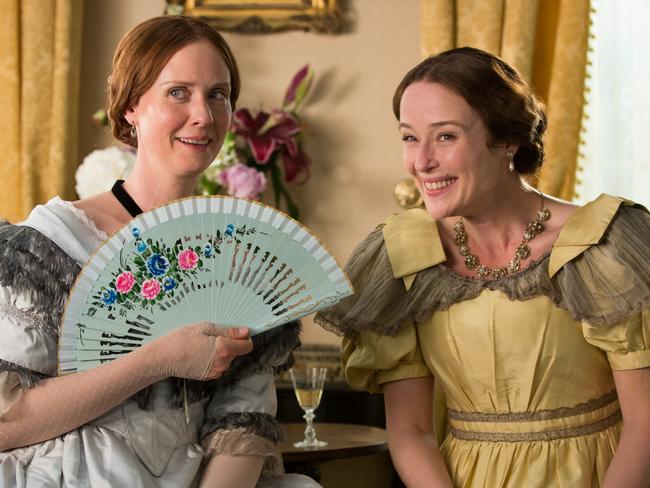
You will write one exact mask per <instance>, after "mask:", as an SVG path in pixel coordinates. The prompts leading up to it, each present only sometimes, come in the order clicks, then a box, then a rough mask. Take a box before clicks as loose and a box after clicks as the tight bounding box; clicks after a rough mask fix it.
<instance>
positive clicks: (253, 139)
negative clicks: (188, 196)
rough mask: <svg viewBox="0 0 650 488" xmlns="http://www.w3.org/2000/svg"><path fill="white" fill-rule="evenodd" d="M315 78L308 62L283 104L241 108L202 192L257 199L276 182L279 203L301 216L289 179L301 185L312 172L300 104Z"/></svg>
mask: <svg viewBox="0 0 650 488" xmlns="http://www.w3.org/2000/svg"><path fill="white" fill-rule="evenodd" d="M312 80H313V71H312V70H311V69H310V68H309V65H306V66H303V67H302V68H301V69H300V70H299V71H298V72H297V73H296V74H295V75H294V77H293V78H292V80H291V83H290V84H289V87H288V89H287V91H286V93H285V95H284V99H283V101H282V106H281V107H280V108H276V109H273V110H271V111H270V112H266V111H264V110H259V111H257V112H255V113H253V112H251V111H250V110H249V109H247V108H240V109H239V110H237V111H236V112H235V113H234V114H233V120H232V124H231V127H230V131H229V133H228V135H227V137H226V141H225V142H224V145H223V147H222V149H221V152H220V153H219V155H218V156H217V158H216V159H215V161H214V162H213V163H212V164H211V165H210V167H209V168H208V169H207V170H206V171H205V172H204V173H203V175H202V176H201V178H200V179H199V183H198V190H199V192H200V193H202V194H206V195H213V194H215V193H227V194H229V195H233V196H237V197H243V198H250V199H253V200H257V199H259V198H260V195H261V194H262V193H263V192H264V191H265V190H266V188H267V184H268V182H269V181H270V182H271V186H272V190H273V196H274V199H275V205H276V207H278V208H280V207H281V206H283V205H284V206H286V209H287V211H288V213H289V215H290V216H291V217H293V218H298V216H299V210H298V206H297V205H296V204H295V202H294V201H293V199H292V198H291V195H290V194H289V191H288V190H287V187H286V186H285V184H301V183H304V182H305V181H307V178H308V177H309V163H310V160H309V157H308V156H307V154H306V153H305V152H304V151H303V149H302V141H301V137H300V136H301V135H302V131H303V128H304V126H303V124H302V121H301V119H300V117H299V115H298V109H299V107H300V106H301V104H302V102H303V100H304V98H305V96H306V95H307V93H308V92H309V89H310V87H311V84H312Z"/></svg>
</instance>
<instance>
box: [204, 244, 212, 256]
mask: <svg viewBox="0 0 650 488" xmlns="http://www.w3.org/2000/svg"><path fill="white" fill-rule="evenodd" d="M213 249H214V248H213V247H212V244H206V245H205V247H204V248H203V254H204V255H205V257H206V258H209V257H210V256H212V251H213Z"/></svg>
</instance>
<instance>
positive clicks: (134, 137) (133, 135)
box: [129, 124, 138, 139]
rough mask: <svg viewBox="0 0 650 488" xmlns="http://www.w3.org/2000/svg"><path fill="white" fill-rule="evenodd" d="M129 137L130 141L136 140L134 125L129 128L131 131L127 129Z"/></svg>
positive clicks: (136, 133)
mask: <svg viewBox="0 0 650 488" xmlns="http://www.w3.org/2000/svg"><path fill="white" fill-rule="evenodd" d="M129 135H130V136H131V138H132V139H137V137H138V132H137V131H136V130H135V124H133V125H132V126H131V129H129Z"/></svg>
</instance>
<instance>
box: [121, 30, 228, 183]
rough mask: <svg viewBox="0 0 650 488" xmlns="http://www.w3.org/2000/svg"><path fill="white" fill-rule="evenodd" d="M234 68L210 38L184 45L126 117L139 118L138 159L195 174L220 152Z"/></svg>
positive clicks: (167, 169) (169, 171)
mask: <svg viewBox="0 0 650 488" xmlns="http://www.w3.org/2000/svg"><path fill="white" fill-rule="evenodd" d="M229 95H230V73H229V71H228V67H227V66H226V63H225V62H224V60H223V57H222V55H221V53H220V52H219V50H218V49H217V48H216V47H214V46H213V45H212V44H210V43H209V42H206V41H199V42H194V43H192V44H188V45H186V46H184V47H183V48H181V49H179V50H178V51H177V52H176V53H175V54H174V55H173V56H172V57H171V58H170V60H169V61H168V62H167V64H166V65H165V66H164V68H163V69H162V71H161V72H160V74H159V75H158V78H157V79H156V80H155V82H154V83H153V85H152V86H151V87H149V89H148V90H147V91H146V92H144V94H143V95H142V96H141V97H140V99H139V100H138V102H137V104H136V105H135V106H133V107H132V108H130V109H129V110H127V112H126V114H125V117H126V119H127V120H128V122H129V123H130V124H135V126H136V131H137V138H138V163H140V164H144V165H145V166H146V167H147V169H148V170H150V171H163V172H165V173H166V174H168V175H170V176H175V177H178V178H184V177H196V176H198V174H199V173H201V172H202V171H203V170H204V169H205V168H207V167H208V165H209V164H210V163H211V162H212V160H213V159H214V158H215V156H216V155H217V153H218V152H219V149H220V148H221V145H222V144H223V141H224V138H225V135H226V131H227V130H228V127H229V125H230V118H231V115H232V109H231V106H230V100H229Z"/></svg>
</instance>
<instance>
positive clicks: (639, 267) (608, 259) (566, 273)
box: [316, 206, 650, 336]
mask: <svg viewBox="0 0 650 488" xmlns="http://www.w3.org/2000/svg"><path fill="white" fill-rule="evenodd" d="M549 260H550V253H546V254H545V255H544V256H542V258H540V259H539V260H538V261H537V262H534V263H531V265H529V266H528V267H527V268H525V269H523V270H522V271H520V272H518V273H516V274H515V275H512V276H510V277H506V278H502V279H496V280H491V281H481V280H476V279H471V278H465V277H462V276H459V275H458V274H456V273H454V272H453V271H451V270H449V269H448V268H446V267H445V266H444V265H443V264H438V265H435V266H431V267H429V268H427V269H424V270H422V271H419V272H418V273H417V276H416V278H415V280H414V282H413V284H412V286H411V287H410V289H409V290H408V291H407V290H406V288H405V286H404V283H403V281H402V280H401V279H399V278H395V277H394V275H393V271H392V268H391V263H390V259H389V255H388V251H387V249H386V245H385V243H384V235H383V226H379V227H378V228H377V229H375V230H374V231H373V232H372V233H371V234H370V235H369V236H368V237H367V238H366V239H365V240H364V241H363V242H362V243H361V244H360V245H359V246H358V247H357V248H356V249H355V251H354V252H353V254H352V256H351V257H350V259H349V261H348V263H347V265H346V267H345V271H346V273H347V274H348V276H349V278H350V280H351V282H352V284H353V286H354V289H355V290H356V293H355V294H354V295H352V296H350V297H347V298H345V299H344V300H342V301H341V302H339V303H338V304H336V305H334V306H333V307H331V308H329V309H327V310H325V311H323V312H321V313H319V314H318V315H317V317H316V322H317V323H319V324H320V325H322V326H323V327H325V328H326V329H328V330H330V331H332V332H335V333H337V334H345V335H350V334H354V333H355V332H360V331H362V330H372V331H374V332H377V333H380V334H385V335H391V336H392V335H395V334H397V332H398V331H399V329H400V327H401V326H402V324H405V323H407V322H409V321H411V322H414V323H418V322H423V321H425V320H427V319H428V318H429V317H430V316H431V314H432V313H433V312H435V311H437V310H447V309H448V308H449V307H450V306H452V305H453V304H455V303H459V302H463V301H465V300H471V299H472V298H475V297H477V296H478V295H479V294H480V293H481V291H482V290H483V289H485V288H489V289H491V290H500V291H502V292H503V293H505V294H506V295H507V296H508V297H509V298H510V299H511V300H528V299H531V298H533V297H536V296H539V295H545V296H547V297H549V298H550V299H551V300H552V302H553V303H554V304H555V305H556V306H558V307H560V308H563V309H566V310H568V311H569V312H570V313H571V315H572V317H573V318H574V319H575V320H576V321H585V322H586V323H588V324H589V325H591V326H607V325H610V324H615V323H618V322H621V321H623V320H625V319H626V318H628V317H630V316H632V315H633V314H635V313H638V312H639V311H640V310H641V309H643V308H645V307H648V306H649V305H650V215H649V214H648V212H647V211H646V210H645V209H644V208H642V207H640V206H638V207H636V206H621V207H620V208H619V210H618V212H617V214H616V216H615V217H614V219H613V220H612V222H611V224H610V225H609V227H608V229H607V230H606V232H605V233H604V235H603V236H602V238H601V240H600V242H599V243H598V244H596V245H592V246H590V247H589V248H588V249H587V250H585V251H584V252H583V253H582V254H580V255H579V256H577V257H575V258H574V259H572V260H571V261H569V262H567V263H566V264H564V265H563V266H562V267H561V269H560V270H559V271H558V272H557V273H555V274H554V275H553V276H552V277H551V276H550V275H549Z"/></svg>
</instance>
